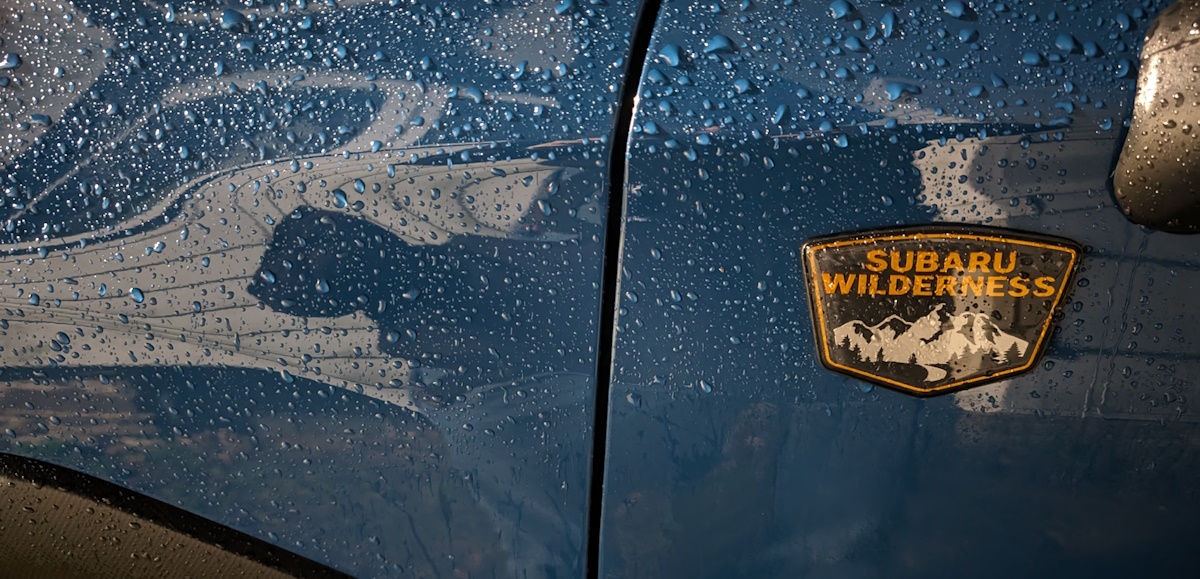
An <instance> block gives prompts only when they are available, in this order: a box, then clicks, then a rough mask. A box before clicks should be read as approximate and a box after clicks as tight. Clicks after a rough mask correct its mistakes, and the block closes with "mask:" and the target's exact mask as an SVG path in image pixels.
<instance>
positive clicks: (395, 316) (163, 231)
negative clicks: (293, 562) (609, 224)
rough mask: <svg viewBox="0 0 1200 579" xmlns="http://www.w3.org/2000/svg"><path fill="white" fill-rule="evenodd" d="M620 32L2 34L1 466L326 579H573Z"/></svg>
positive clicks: (243, 15) (308, 28) (378, 9)
mask: <svg viewBox="0 0 1200 579" xmlns="http://www.w3.org/2000/svg"><path fill="white" fill-rule="evenodd" d="M637 12H638V4H637V3H635V2H626V1H611V2H603V3H601V2H589V1H574V0H566V1H560V0H553V1H550V2H544V1H532V2H515V3H507V4H505V5H503V6H500V5H497V4H496V3H492V2H451V3H421V2H398V1H393V2H391V3H388V2H356V1H349V2H336V3H335V2H332V1H330V2H312V3H309V2H305V1H304V0H300V1H299V2H284V3H276V4H270V3H259V2H247V3H244V4H242V3H237V4H236V5H235V4H234V3H225V2H205V1H200V2H184V3H173V2H172V3H152V2H135V1H126V0H112V1H107V0H97V1H92V0H81V1H80V2H71V3H67V4H63V5H53V6H52V5H29V6H28V7H25V6H22V7H16V6H14V7H12V8H11V9H6V10H5V15H4V17H3V18H4V23H3V29H4V33H3V41H4V51H5V54H6V56H5V58H4V64H3V65H2V66H3V72H2V73H0V75H2V76H3V79H2V80H0V84H2V85H3V86H0V107H2V108H3V111H4V113H5V118H6V121H5V122H6V123H7V131H8V138H7V140H6V141H5V142H4V143H3V149H2V150H0V158H2V159H3V163H4V166H5V169H4V177H3V179H4V183H3V192H4V196H5V212H6V213H7V214H6V215H5V217H4V219H3V227H2V228H0V229H2V231H0V238H2V239H3V242H4V246H5V248H4V257H3V263H4V265H3V269H4V271H5V278H6V284H5V287H4V289H3V290H2V293H3V296H4V298H3V301H4V304H3V309H2V311H0V319H2V321H0V366H2V367H3V368H4V370H3V375H2V376H0V380H2V381H3V382H2V384H3V386H2V387H0V422H2V423H3V429H4V431H5V433H6V436H3V437H2V439H0V450H2V451H4V452H7V453H12V454H17V455H22V456H26V457H32V458H37V459H40V460H44V461H48V462H52V463H55V464H58V465H62V466H66V467H69V468H72V469H76V470H79V471H83V472H85V473H89V474H92V475H95V476H99V477H101V478H104V479H107V480H110V481H113V482H115V483H117V484H120V485H122V486H124V487H127V488H130V489H133V490H135V491H138V492H141V493H144V494H146V495H150V496H152V497H154V498H157V499H160V500H163V501H166V502H169V503H171V504H174V505H178V506H181V507H184V508H185V509H188V510H190V511H192V512H194V513H197V514H199V515H202V516H204V517H207V518H209V519H211V520H213V521H216V522H218V523H221V524H224V525H228V526H230V527H233V528H235V529H238V530H241V531H244V532H246V533H248V534H250V535H253V536H255V537H259V538H262V539H264V540H268V541H271V542H275V543H277V544H279V545H280V546H283V547H285V548H287V549H290V550H292V551H294V552H296V553H299V554H301V555H304V556H306V557H309V558H312V559H314V560H317V561H319V562H322V563H326V564H328V565H331V566H333V567H335V568H337V569H339V570H342V571H346V572H350V573H353V574H356V575H383V574H389V573H401V574H415V575H418V576H473V577H474V576H510V575H515V574H517V572H518V571H519V572H520V575H521V576H529V577H539V576H547V577H550V576H558V577H562V576H570V575H579V574H582V572H583V571H582V568H583V564H584V563H583V559H584V551H585V540H586V536H585V534H586V533H585V524H586V521H585V519H586V515H587V497H588V489H589V483H588V481H589V470H590V467H591V461H592V459H591V451H592V445H593V432H592V423H593V417H594V413H595V400H596V382H597V380H596V364H597V358H596V352H597V347H596V346H597V342H598V340H599V337H598V336H599V334H598V325H597V324H598V320H599V319H600V317H599V316H600V286H601V267H602V259H603V256H604V243H605V233H604V232H605V227H604V225H605V219H606V216H607V207H608V202H607V199H608V194H609V182H608V175H609V169H608V161H609V158H610V149H611V147H612V141H613V139H612V138H611V135H612V133H613V131H614V127H615V122H616V112H617V106H618V100H619V97H620V94H621V90H620V89H621V83H622V80H623V77H624V74H625V66H626V65H627V63H628V58H627V57H628V51H629V30H630V29H632V28H633V25H634V20H635V18H636V16H637Z"/></svg>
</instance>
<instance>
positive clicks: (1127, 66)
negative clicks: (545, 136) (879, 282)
mask: <svg viewBox="0 0 1200 579" xmlns="http://www.w3.org/2000/svg"><path fill="white" fill-rule="evenodd" d="M1163 7H1164V4H1162V3H1153V2H1150V3H1137V2H1106V3H1069V4H1059V3H1021V4H1014V3H970V4H969V3H966V2H946V3H926V2H914V3H884V4H882V5H881V4H880V3H874V2H872V3H868V2H857V3H850V2H843V1H841V0H838V1H836V2H833V3H830V4H826V3H824V2H821V3H817V2H794V3H793V2H785V3H783V4H782V5H776V4H768V3H759V2H743V3H740V4H739V3H705V4H700V3H686V2H670V3H666V4H665V5H664V6H663V8H662V10H661V12H660V14H659V19H658V22H657V24H656V26H657V31H656V34H655V38H654V40H653V42H652V44H651V48H650V52H651V55H652V57H654V58H655V59H656V60H655V61H654V62H653V63H649V64H648V67H647V69H646V71H645V74H644V75H643V77H642V80H641V87H640V91H639V97H640V101H639V104H638V109H637V111H636V114H635V121H634V122H635V126H634V130H635V133H634V135H633V136H632V137H631V140H630V145H629V149H630V153H629V158H630V161H629V163H630V165H629V173H628V175H629V176H628V183H627V195H628V198H627V204H626V212H625V216H624V219H625V221H624V225H623V229H624V239H623V254H622V277H621V279H620V306H619V307H620V311H619V320H618V328H617V338H616V345H615V348H616V353H615V360H614V379H613V384H612V390H611V402H610V404H611V407H610V419H609V424H608V431H609V438H608V451H607V467H606V471H605V487H604V490H605V501H604V519H603V534H602V537H601V560H600V576H602V577H728V576H750V577H800V576H805V577H929V576H950V577H961V576H996V577H1011V576H1064V575H1065V576H1080V575H1084V574H1099V575H1165V576H1173V575H1186V574H1189V573H1190V570H1191V569H1192V568H1194V562H1195V555H1193V554H1192V550H1191V548H1190V546H1189V542H1190V537H1192V536H1194V534H1195V532H1196V531H1197V530H1198V527H1200V524H1198V523H1197V521H1198V520H1200V519H1198V518H1197V515H1200V512H1198V510H1200V509H1198V508H1197V504H1198V503H1197V502H1196V500H1195V499H1196V497H1195V486H1194V481H1195V480H1196V475H1197V474H1198V472H1200V471H1198V470H1197V464H1198V459H1200V455H1198V454H1197V447H1196V443H1195V440H1196V435H1197V429H1196V426H1195V425H1196V422H1197V421H1196V419H1195V413H1194V412H1193V411H1192V408H1191V407H1190V404H1191V401H1192V400H1193V399H1194V398H1195V395H1196V394H1197V392H1196V388H1197V386H1196V384H1197V375H1198V372H1200V361H1198V360H1197V354H1196V352H1197V351H1200V344H1197V339H1198V336H1197V334H1196V328H1197V327H1200V317H1198V316H1197V313H1196V308H1194V307H1192V305H1191V304H1192V302H1193V301H1194V299H1195V297H1194V296H1195V295H1196V292H1197V291H1200V267H1198V266H1200V240H1197V239H1196V238H1195V237H1187V236H1177V235H1171V234H1165V233H1157V232H1152V231H1149V230H1146V229H1142V228H1140V227H1138V226H1135V225H1133V224H1131V223H1130V222H1128V221H1127V220H1126V219H1125V218H1124V217H1123V216H1122V214H1121V212H1120V211H1119V210H1118V208H1117V207H1116V206H1115V204H1114V200H1113V196H1112V195H1113V193H1112V187H1111V181H1110V177H1109V176H1110V174H1111V172H1112V169H1113V166H1114V162H1115V158H1116V154H1117V152H1118V150H1119V147H1120V145H1121V142H1122V139H1123V127H1124V126H1125V123H1127V122H1128V119H1129V116H1130V111H1131V108H1132V104H1133V99H1134V88H1135V87H1134V79H1135V77H1136V76H1137V74H1136V73H1137V66H1136V63H1137V61H1138V58H1137V57H1138V49H1139V45H1140V42H1141V37H1142V34H1143V33H1144V31H1145V28H1146V26H1147V25H1148V24H1149V22H1150V21H1151V20H1152V18H1153V16H1154V15H1155V14H1156V13H1157V12H1158V11H1159V10H1161V9H1162V8H1163ZM922 223H968V224H986V225H991V226H1000V227H1008V228H1013V229H1018V230H1023V231H1029V232H1036V233H1044V234H1051V235H1055V236H1061V237H1066V238H1070V239H1073V240H1076V241H1078V242H1080V243H1081V244H1082V245H1084V246H1085V255H1084V257H1083V261H1082V269H1081V270H1080V273H1079V276H1078V278H1077V281H1076V285H1075V287H1074V288H1072V290H1071V293H1070V295H1069V296H1068V298H1067V301H1066V305H1065V307H1064V308H1063V311H1062V312H1061V314H1060V316H1059V318H1058V321H1057V328H1056V329H1055V330H1054V332H1053V334H1052V339H1051V342H1050V345H1049V349H1048V350H1047V352H1046V353H1045V356H1044V357H1043V359H1042V361H1041V363H1040V364H1039V365H1038V366H1037V368H1036V369H1035V370H1034V371H1031V372H1030V373H1028V374H1025V375H1022V376H1019V377H1016V378H1013V379H1009V380H1005V381H1002V382H999V383H996V384H993V385H988V386H984V387H980V388H974V389H968V390H965V391H963V392H960V393H957V394H953V395H946V396H941V397H936V398H932V399H916V398H912V397H910V396H907V395H904V394H899V393H896V392H892V391H887V390H883V389H879V388H874V387H872V386H871V385H869V384H867V383H864V382H860V381H858V380H855V379H851V378H846V377H843V376H839V375H835V374H832V373H830V372H828V371H826V370H824V369H823V368H822V367H821V365H820V364H819V363H818V361H817V358H816V355H815V349H814V344H813V341H812V330H811V327H812V326H811V321H810V319H809V310H808V305H807V302H806V296H805V290H804V281H803V277H802V272H801V264H800V259H799V255H798V253H799V248H800V245H801V244H802V243H804V242H805V241H806V240H808V239H810V238H812V237H815V236H818V235H826V234H831V233H839V232H846V231H855V230H861V229H870V228H877V227H885V226H892V225H901V224H904V225H914V224H922Z"/></svg>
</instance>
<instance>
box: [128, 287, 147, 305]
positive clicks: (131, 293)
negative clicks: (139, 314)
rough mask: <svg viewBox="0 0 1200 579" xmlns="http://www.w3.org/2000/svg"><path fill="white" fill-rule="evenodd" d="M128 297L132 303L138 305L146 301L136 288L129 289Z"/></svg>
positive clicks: (140, 291)
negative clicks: (131, 299)
mask: <svg viewBox="0 0 1200 579" xmlns="http://www.w3.org/2000/svg"><path fill="white" fill-rule="evenodd" d="M129 297H131V298H133V301H134V302H135V303H139V304H140V303H142V302H143V301H145V300H146V296H145V295H144V294H143V293H142V290H141V289H140V288H136V287H135V288H130V289H129Z"/></svg>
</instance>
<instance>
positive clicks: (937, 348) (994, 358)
mask: <svg viewBox="0 0 1200 579" xmlns="http://www.w3.org/2000/svg"><path fill="white" fill-rule="evenodd" d="M945 310H946V306H945V304H938V305H937V306H935V307H934V309H933V311H931V312H929V313H928V314H926V315H925V316H923V317H921V318H919V319H917V320H915V321H913V322H908V321H906V320H905V319H903V318H901V317H900V316H897V315H895V314H893V315H891V316H888V317H887V319H885V320H883V321H882V322H879V323H878V324H875V325H873V326H870V325H867V324H866V323H865V322H863V321H861V320H851V321H849V322H846V323H845V324H842V325H841V326H838V327H837V328H834V330H833V339H834V342H835V343H836V344H837V347H838V349H839V350H840V352H839V353H838V357H841V358H845V357H850V358H853V359H857V361H858V362H860V363H868V364H870V363H878V364H880V365H882V364H906V365H909V366H914V365H915V366H920V367H921V369H922V370H923V371H924V372H925V373H926V374H925V379H924V381H925V382H926V383H937V382H939V381H942V380H944V379H945V378H946V377H948V376H962V375H966V374H975V373H979V372H981V371H982V372H986V371H987V370H988V369H992V368H999V367H1000V366H1001V365H1003V364H1005V363H1008V362H1016V361H1020V360H1023V359H1024V358H1025V354H1026V353H1027V352H1028V351H1029V341H1028V340H1022V339H1021V338H1018V337H1016V336H1014V335H1012V334H1008V333H1006V332H1004V331H1003V330H1001V329H1000V327H999V326H997V325H996V323H995V322H993V321H992V320H991V319H989V318H988V317H987V316H985V315H983V314H975V313H963V314H958V315H955V316H951V315H949V314H947V313H946V311H945Z"/></svg>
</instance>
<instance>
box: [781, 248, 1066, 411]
mask: <svg viewBox="0 0 1200 579" xmlns="http://www.w3.org/2000/svg"><path fill="white" fill-rule="evenodd" d="M1079 254H1080V250H1079V247H1078V246H1077V245H1076V244H1074V243H1072V242H1070V241H1067V240H1064V239H1057V238H1051V237H1043V236H1036V235H1030V234H1025V233H1018V232H1011V231H1006V230H999V229H990V228H989V229H984V228H978V227H945V226H930V227H918V228H907V229H890V230H884V231H874V232H866V233H855V234H848V235H838V236H833V237H826V238H821V239H814V240H812V241H809V242H808V243H806V244H805V245H804V250H803V256H804V257H803V259H804V270H805V274H806V278H807V280H808V298H809V304H810V305H811V307H812V314H813V324H814V329H815V331H816V336H817V340H816V341H817V348H818V350H819V354H820V358H821V362H822V363H823V364H824V365H825V366H826V367H828V368H829V369H830V370H833V371H835V372H841V373H844V374H849V375H851V376H855V377H858V378H862V379H865V380H870V381H872V382H876V383H879V384H882V385H884V386H889V387H892V388H897V389H900V390H903V391H905V392H909V393H913V394H921V395H927V394H938V393H942V392H947V391H950V390H955V389H959V388H964V387H967V386H974V385H978V384H982V383H984V382H989V381H992V380H997V379H1000V378H1003V377H1006V376H1011V375H1013V374H1017V373H1019V372H1024V371H1025V370H1028V369H1030V368H1032V367H1033V365H1034V364H1035V363H1036V361H1037V357H1038V355H1039V353H1040V352H1041V349H1042V348H1043V346H1044V345H1045V343H1046V339H1047V335H1048V334H1049V330H1050V327H1051V317H1052V315H1053V313H1054V310H1055V308H1056V307H1058V305H1059V304H1060V303H1061V301H1062V299H1063V297H1064V295H1063V294H1064V293H1066V288H1067V287H1068V283H1069V282H1070V278H1071V274H1072V273H1073V272H1074V270H1075V266H1076V264H1077V263H1078V261H1079Z"/></svg>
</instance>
